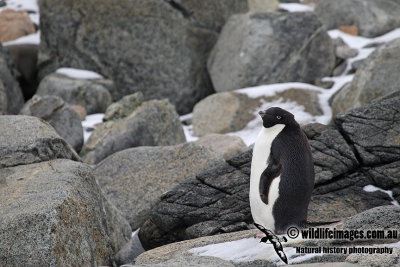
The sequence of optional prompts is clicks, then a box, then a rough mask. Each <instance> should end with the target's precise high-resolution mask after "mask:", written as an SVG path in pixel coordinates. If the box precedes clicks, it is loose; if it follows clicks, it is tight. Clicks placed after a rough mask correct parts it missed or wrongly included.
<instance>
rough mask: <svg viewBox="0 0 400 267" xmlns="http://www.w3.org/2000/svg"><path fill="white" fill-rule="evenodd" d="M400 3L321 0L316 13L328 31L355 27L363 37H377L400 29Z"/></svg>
mask: <svg viewBox="0 0 400 267" xmlns="http://www.w3.org/2000/svg"><path fill="white" fill-rule="evenodd" d="M399 12H400V3H399V2H396V1H392V0H342V1H330V0H320V1H319V2H318V4H317V5H316V7H315V13H316V14H317V15H318V17H319V18H320V20H321V21H322V23H323V24H324V25H325V26H326V27H327V29H335V28H338V27H339V26H350V25H355V26H357V27H358V28H359V33H360V35H361V36H365V37H376V36H379V35H382V34H384V33H386V32H388V31H391V30H393V29H395V28H397V27H400V17H399V16H398V14H399Z"/></svg>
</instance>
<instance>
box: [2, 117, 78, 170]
mask: <svg viewBox="0 0 400 267" xmlns="http://www.w3.org/2000/svg"><path fill="white" fill-rule="evenodd" d="M0 125H1V127H0V169H1V168H4V167H10V166H17V165H21V164H31V163H36V162H42V161H48V160H52V159H60V158H61V159H71V160H76V161H79V160H80V158H79V156H78V155H77V154H76V152H75V151H74V149H73V148H72V147H71V146H70V145H69V144H68V143H67V142H66V141H65V140H64V139H63V138H61V137H60V136H59V135H58V134H57V132H56V131H55V130H54V128H53V127H52V126H51V125H50V124H48V123H46V122H45V121H43V120H41V119H39V118H35V117H31V116H15V115H7V116H0Z"/></svg>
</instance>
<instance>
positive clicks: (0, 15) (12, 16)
mask: <svg viewBox="0 0 400 267" xmlns="http://www.w3.org/2000/svg"><path fill="white" fill-rule="evenodd" d="M34 32H35V26H34V25H33V23H32V21H31V19H30V18H29V15H28V13H27V12H26V11H16V10H13V9H9V8H6V9H3V10H2V11H1V12H0V43H5V42H8V41H12V40H15V39H17V38H19V37H22V36H24V35H28V34H31V33H34Z"/></svg>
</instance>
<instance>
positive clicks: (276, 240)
mask: <svg viewBox="0 0 400 267" xmlns="http://www.w3.org/2000/svg"><path fill="white" fill-rule="evenodd" d="M254 225H255V226H256V227H257V228H258V229H259V230H260V231H261V232H263V233H264V234H265V236H264V237H263V238H261V240H260V242H264V243H267V242H268V241H269V242H271V244H272V245H273V246H274V249H275V252H276V254H278V256H279V258H281V260H282V261H283V262H285V263H286V264H288V260H287V257H286V254H285V252H284V251H283V246H282V243H281V242H287V239H286V237H284V236H283V237H278V236H276V235H275V234H274V233H273V232H272V231H270V230H268V229H265V228H264V227H262V226H261V225H259V224H257V223H254Z"/></svg>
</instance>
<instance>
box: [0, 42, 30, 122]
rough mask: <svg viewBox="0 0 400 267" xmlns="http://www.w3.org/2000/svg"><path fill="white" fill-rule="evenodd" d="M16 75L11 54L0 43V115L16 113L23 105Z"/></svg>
mask: <svg viewBox="0 0 400 267" xmlns="http://www.w3.org/2000/svg"><path fill="white" fill-rule="evenodd" d="M17 76H18V73H17V71H16V69H15V65H14V63H13V61H12V59H11V56H10V55H9V53H8V51H6V49H5V48H3V46H2V45H1V44H0V115H6V114H18V112H19V110H20V109H21V108H22V106H23V105H24V97H23V95H22V91H21V88H20V87H19V84H18V83H17Z"/></svg>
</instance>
